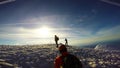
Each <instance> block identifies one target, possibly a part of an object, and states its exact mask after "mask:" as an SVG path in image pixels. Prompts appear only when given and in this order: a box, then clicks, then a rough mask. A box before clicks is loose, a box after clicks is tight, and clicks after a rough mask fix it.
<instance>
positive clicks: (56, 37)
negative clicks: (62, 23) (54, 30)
mask: <svg viewBox="0 0 120 68" xmlns="http://www.w3.org/2000/svg"><path fill="white" fill-rule="evenodd" d="M58 40H59V37H58V36H57V35H55V43H56V45H57V46H56V47H57V48H58Z"/></svg>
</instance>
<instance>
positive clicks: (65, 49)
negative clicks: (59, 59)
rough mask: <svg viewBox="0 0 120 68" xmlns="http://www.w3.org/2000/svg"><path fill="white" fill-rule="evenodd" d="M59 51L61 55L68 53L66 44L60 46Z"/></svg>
mask: <svg viewBox="0 0 120 68" xmlns="http://www.w3.org/2000/svg"><path fill="white" fill-rule="evenodd" d="M59 51H60V53H64V52H67V48H66V46H65V45H64V44H60V47H59Z"/></svg>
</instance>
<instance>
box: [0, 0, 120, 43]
mask: <svg viewBox="0 0 120 68" xmlns="http://www.w3.org/2000/svg"><path fill="white" fill-rule="evenodd" d="M119 12H120V1H119V0H114V1H113V0H3V1H0V44H46V43H54V35H55V34H56V35H58V36H59V37H60V41H59V43H64V38H67V39H68V42H69V44H70V45H83V44H92V43H98V42H105V41H114V40H119V39H120V31H119V29H120V13H119ZM43 28H47V32H46V33H44V32H43V33H42V32H41V29H43Z"/></svg>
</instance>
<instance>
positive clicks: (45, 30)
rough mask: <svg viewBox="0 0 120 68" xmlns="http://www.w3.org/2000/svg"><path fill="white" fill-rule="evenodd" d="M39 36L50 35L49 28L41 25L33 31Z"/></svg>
mask: <svg viewBox="0 0 120 68" xmlns="http://www.w3.org/2000/svg"><path fill="white" fill-rule="evenodd" d="M35 33H37V35H38V36H39V37H49V36H50V34H51V33H50V28H48V27H41V28H39V29H37V30H36V31H35Z"/></svg>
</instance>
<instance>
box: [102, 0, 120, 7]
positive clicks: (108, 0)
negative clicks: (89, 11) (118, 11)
mask: <svg viewBox="0 0 120 68" xmlns="http://www.w3.org/2000/svg"><path fill="white" fill-rule="evenodd" d="M101 1H102V2H105V3H108V4H112V5H116V6H119V7H120V3H118V2H113V1H110V0H101Z"/></svg>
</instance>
